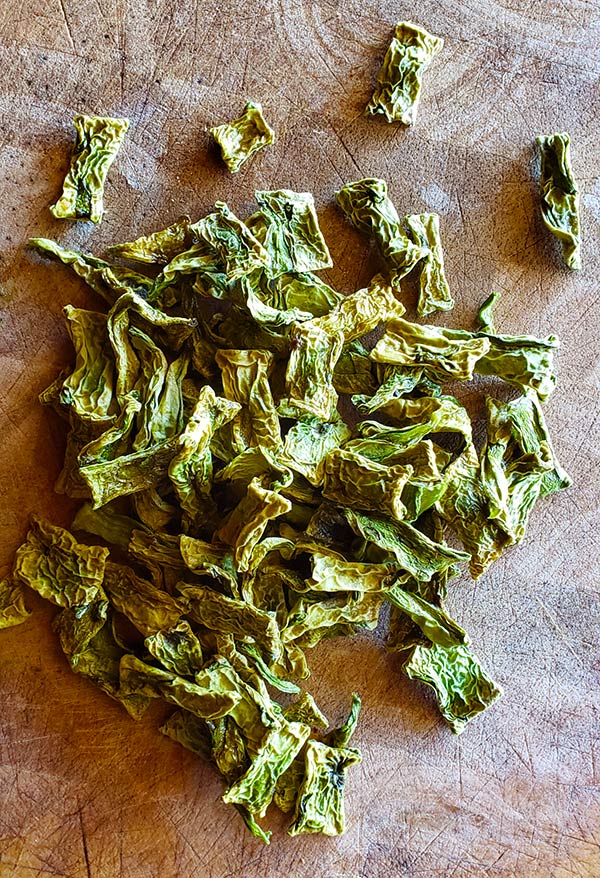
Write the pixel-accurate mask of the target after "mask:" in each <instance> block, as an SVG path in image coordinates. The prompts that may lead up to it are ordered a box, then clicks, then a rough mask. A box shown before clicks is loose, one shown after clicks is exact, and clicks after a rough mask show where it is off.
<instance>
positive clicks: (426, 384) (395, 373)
mask: <svg viewBox="0 0 600 878" xmlns="http://www.w3.org/2000/svg"><path fill="white" fill-rule="evenodd" d="M371 362H372V361H371ZM377 370H378V372H380V375H381V377H380V380H381V383H380V384H379V387H377V388H375V389H374V393H373V395H372V396H371V397H368V396H366V395H365V394H362V393H356V394H354V395H353V396H352V402H353V404H354V405H355V406H356V408H357V409H358V410H359V412H360V413H361V414H371V412H375V411H377V410H378V409H382V408H385V406H387V405H389V404H390V403H393V402H394V400H396V399H398V398H399V397H401V396H406V395H408V394H409V393H411V392H412V391H413V390H420V391H425V390H427V391H428V392H429V393H430V394H431V396H441V387H440V386H439V384H436V383H435V382H433V381H431V380H430V379H429V378H427V377H426V376H425V375H424V374H423V369H422V368H419V367H416V368H415V367H414V366H409V367H403V366H385V365H384V366H381V365H378V366H377Z"/></svg>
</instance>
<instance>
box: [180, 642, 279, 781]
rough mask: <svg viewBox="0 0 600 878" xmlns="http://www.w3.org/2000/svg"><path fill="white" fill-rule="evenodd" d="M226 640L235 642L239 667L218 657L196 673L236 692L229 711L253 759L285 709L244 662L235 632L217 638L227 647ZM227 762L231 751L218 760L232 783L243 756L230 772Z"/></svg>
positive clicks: (216, 687) (234, 653) (234, 655)
mask: <svg viewBox="0 0 600 878" xmlns="http://www.w3.org/2000/svg"><path fill="white" fill-rule="evenodd" d="M224 639H225V640H229V641H231V643H232V644H233V649H231V650H228V651H229V652H230V653H231V658H232V659H233V661H234V662H235V663H236V664H237V665H238V667H237V668H234V667H233V665H232V662H230V661H229V660H228V659H227V658H223V657H221V656H216V657H215V658H214V660H213V661H212V663H211V664H210V665H208V666H206V667H205V668H204V669H203V670H202V671H199V672H198V673H197V674H196V677H195V679H196V682H197V683H200V684H202V685H204V686H206V687H210V686H212V688H213V689H214V690H218V691H220V692H231V693H233V694H235V695H236V697H237V701H236V703H235V705H234V707H232V709H231V710H230V711H229V719H230V720H233V721H234V722H235V729H236V732H237V733H238V734H239V736H240V738H241V741H240V743H241V747H240V749H242V748H243V749H244V753H245V752H246V751H247V754H248V756H250V757H251V758H253V757H254V756H256V755H257V754H259V753H260V751H261V749H262V746H263V743H264V741H265V736H266V735H268V734H270V732H271V731H272V730H274V729H277V728H279V727H280V725H281V721H282V714H281V709H280V708H279V705H278V704H277V703H276V702H274V701H271V698H270V696H269V693H268V691H267V689H266V687H265V686H264V684H263V682H262V680H261V679H260V678H259V677H257V675H256V674H254V673H252V672H250V673H249V672H248V668H247V667H245V666H244V665H243V657H242V656H240V654H239V653H238V652H237V650H236V649H235V644H234V641H233V637H231V635H226V637H225V638H218V639H217V644H218V646H219V648H220V649H221V648H222V647H223V646H224V644H223V640H224ZM254 684H256V685H254ZM225 762H231V754H228V753H224V754H223V757H222V760H221V761H219V760H217V764H218V765H219V769H220V770H221V771H222V772H223V774H224V775H226V778H227V780H228V782H229V783H231V781H232V780H233V779H235V778H237V777H239V776H240V774H241V773H242V771H243V770H244V769H243V768H242V769H241V771H240V770H238V767H239V765H240V759H239V758H237V757H235V759H234V763H235V769H234V771H233V773H232V774H229V772H227V771H226V770H225V768H224V763H225Z"/></svg>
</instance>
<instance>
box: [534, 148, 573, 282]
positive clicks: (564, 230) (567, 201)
mask: <svg viewBox="0 0 600 878" xmlns="http://www.w3.org/2000/svg"><path fill="white" fill-rule="evenodd" d="M536 141H537V144H538V146H539V148H540V154H541V158H542V166H541V174H540V192H541V196H542V204H541V211H542V219H543V220H544V222H545V224H546V225H547V226H548V228H549V229H550V231H551V232H552V234H553V235H556V237H557V238H558V239H559V241H560V242H561V245H562V251H563V257H564V260H565V262H566V263H567V265H568V266H569V268H574V269H579V268H581V234H580V229H579V190H578V189H577V183H576V182H575V178H574V177H573V170H572V168H571V153H570V146H571V138H570V137H569V135H568V134H566V133H562V134H546V135H542V136H540V137H536Z"/></svg>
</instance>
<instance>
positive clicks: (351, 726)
mask: <svg viewBox="0 0 600 878" xmlns="http://www.w3.org/2000/svg"><path fill="white" fill-rule="evenodd" d="M360 708H361V700H360V695H359V694H358V693H357V692H353V693H352V703H351V705H350V712H349V714H348V716H347V717H346V721H345V722H344V723H343V724H342V725H341V726H340V727H339V728H337V729H332V731H331V732H329V734H328V735H327V738H326V740H325V743H326V744H328V745H329V746H330V747H347V746H348V744H349V743H350V738H351V737H352V735H353V734H354V732H355V731H356V726H357V725H358V717H359V716H360Z"/></svg>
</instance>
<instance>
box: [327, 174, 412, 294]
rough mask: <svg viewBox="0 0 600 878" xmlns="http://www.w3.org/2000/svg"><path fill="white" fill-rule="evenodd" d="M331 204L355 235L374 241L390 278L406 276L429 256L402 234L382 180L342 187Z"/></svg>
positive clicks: (366, 180) (395, 212) (358, 181)
mask: <svg viewBox="0 0 600 878" xmlns="http://www.w3.org/2000/svg"><path fill="white" fill-rule="evenodd" d="M335 200H336V201H337V203H338V204H339V206H340V207H341V209H342V210H343V211H344V213H345V214H346V216H347V217H348V219H349V220H350V221H351V222H352V224H353V225H354V226H355V227H356V228H357V229H358V230H359V232H363V234H365V235H368V236H369V237H370V238H374V239H375V241H376V242H377V244H378V246H379V249H380V250H381V254H382V256H383V258H384V260H385V263H386V266H387V268H388V270H389V271H390V273H391V274H392V276H393V277H395V278H397V279H398V278H401V277H403V276H404V275H405V274H408V272H409V271H411V270H412V269H413V268H414V267H415V265H416V264H417V262H419V260H420V259H423V258H424V257H425V256H427V254H428V253H429V250H428V249H427V248H426V247H419V246H417V245H415V244H413V243H412V241H410V240H409V239H408V238H407V237H406V235H405V234H404V231H403V229H402V223H401V222H400V217H399V216H398V213H397V211H396V208H395V207H394V205H393V204H392V201H391V199H390V198H389V196H388V194H387V185H386V184H385V182H384V181H383V180H379V179H376V178H367V179H365V180H357V181H356V182H354V183H346V185H345V186H344V187H343V188H342V189H340V190H339V192H336V193H335Z"/></svg>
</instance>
